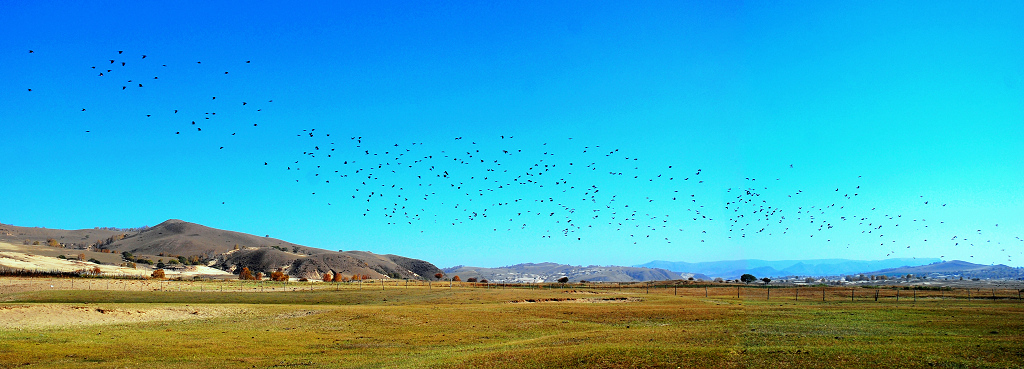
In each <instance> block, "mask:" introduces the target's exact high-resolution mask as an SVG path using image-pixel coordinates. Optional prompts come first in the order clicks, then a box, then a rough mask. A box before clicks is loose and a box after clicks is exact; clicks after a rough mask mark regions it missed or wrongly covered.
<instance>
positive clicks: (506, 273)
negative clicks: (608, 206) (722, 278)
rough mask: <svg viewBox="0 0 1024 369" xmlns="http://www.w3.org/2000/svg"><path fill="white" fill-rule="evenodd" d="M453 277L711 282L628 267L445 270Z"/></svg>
mask: <svg viewBox="0 0 1024 369" xmlns="http://www.w3.org/2000/svg"><path fill="white" fill-rule="evenodd" d="M444 272H445V274H448V275H449V276H455V275H458V276H459V278H460V279H462V280H466V279H467V278H477V279H486V280H488V281H490V282H506V283H554V282H557V281H558V279H559V278H562V277H567V278H569V282H580V281H589V282H645V281H664V280H675V279H688V278H694V279H708V277H707V276H705V275H703V274H694V273H686V272H683V273H677V272H672V271H669V270H665V269H657V268H645V267H627V266H613V265H608V266H599V265H590V266H586V267H584V266H574V265H565V264H557V263H536V264H535V263H525V264H516V265H510V266H504V267H498V268H480V267H468V266H462V265H459V266H455V267H451V268H445V269H444Z"/></svg>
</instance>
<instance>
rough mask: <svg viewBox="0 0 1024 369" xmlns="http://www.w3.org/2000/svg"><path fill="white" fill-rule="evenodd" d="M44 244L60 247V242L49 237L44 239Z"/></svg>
mask: <svg viewBox="0 0 1024 369" xmlns="http://www.w3.org/2000/svg"><path fill="white" fill-rule="evenodd" d="M46 245H47V246H50V247H60V242H57V240H55V239H52V238H49V239H47V240H46Z"/></svg>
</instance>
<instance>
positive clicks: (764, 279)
mask: <svg viewBox="0 0 1024 369" xmlns="http://www.w3.org/2000/svg"><path fill="white" fill-rule="evenodd" d="M771 281H772V279H771V278H768V277H764V278H761V282H764V284H768V283H769V282H771Z"/></svg>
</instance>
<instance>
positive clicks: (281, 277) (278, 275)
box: [270, 268, 288, 282]
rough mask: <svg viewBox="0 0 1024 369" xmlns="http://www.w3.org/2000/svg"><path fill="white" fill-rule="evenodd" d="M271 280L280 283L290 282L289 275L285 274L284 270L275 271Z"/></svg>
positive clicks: (271, 274)
mask: <svg viewBox="0 0 1024 369" xmlns="http://www.w3.org/2000/svg"><path fill="white" fill-rule="evenodd" d="M270 280H272V281H278V282H287V281H288V275H287V274H284V270H283V269H281V268H277V270H276V271H274V272H273V273H270Z"/></svg>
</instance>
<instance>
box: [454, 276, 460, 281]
mask: <svg viewBox="0 0 1024 369" xmlns="http://www.w3.org/2000/svg"><path fill="white" fill-rule="evenodd" d="M452 282H462V278H459V276H454V277H452Z"/></svg>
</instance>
